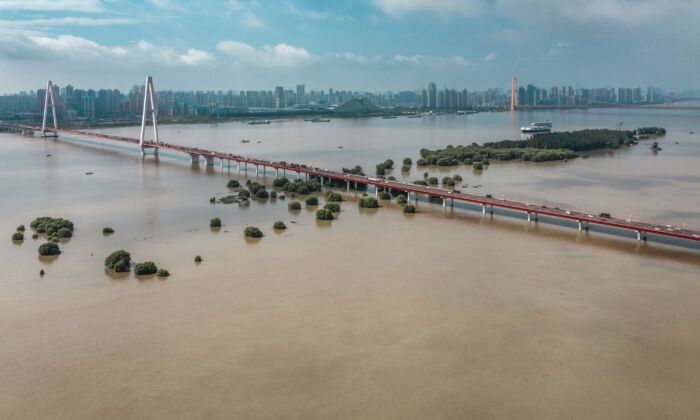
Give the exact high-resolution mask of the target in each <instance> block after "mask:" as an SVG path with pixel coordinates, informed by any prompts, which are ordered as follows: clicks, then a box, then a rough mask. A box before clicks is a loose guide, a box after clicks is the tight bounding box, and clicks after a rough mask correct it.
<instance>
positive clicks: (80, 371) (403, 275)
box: [0, 110, 700, 419]
mask: <svg viewBox="0 0 700 420" xmlns="http://www.w3.org/2000/svg"><path fill="white" fill-rule="evenodd" d="M544 119H549V120H551V121H552V123H553V124H554V128H555V129H556V130H571V129H580V128H615V127H616V126H617V125H618V124H620V122H623V124H624V125H625V126H626V127H630V128H634V127H638V126H662V127H666V128H667V130H668V134H667V136H666V137H665V138H664V139H662V140H661V146H662V148H663V150H662V151H661V152H659V153H658V154H654V153H652V152H651V150H650V149H649V147H648V144H645V143H641V144H640V145H637V146H634V147H631V148H626V149H620V150H616V151H611V152H597V153H592V154H591V155H590V156H589V157H588V158H586V159H575V160H573V161H569V162H562V163H550V164H526V163H498V164H492V165H491V166H490V167H489V168H488V169H487V170H485V171H483V172H480V173H476V172H473V171H472V170H471V168H466V167H452V168H444V169H443V168H441V169H437V168H428V169H423V168H422V169H420V170H418V169H416V168H415V166H414V168H413V169H412V170H411V173H410V174H409V175H406V176H404V175H402V174H400V173H399V171H398V170H394V173H393V175H395V176H397V178H399V179H406V180H413V179H418V178H422V173H423V172H424V171H426V170H428V171H429V172H430V173H431V175H433V174H435V175H436V176H439V177H442V176H445V175H454V174H457V173H459V174H461V175H462V176H463V177H464V183H466V184H468V185H469V186H468V187H463V188H462V189H463V190H469V191H474V192H479V193H492V194H494V195H497V196H508V197H512V198H518V199H524V200H528V201H531V202H537V203H552V204H554V203H556V204H561V205H568V206H572V207H581V208H585V209H587V210H590V211H609V212H611V213H613V214H615V215H624V216H630V217H637V218H645V219H651V220H659V221H663V222H667V223H672V224H677V225H689V226H700V195H699V194H698V187H699V186H700V113H698V112H692V111H620V110H603V111H592V110H589V111H552V112H542V111H540V112H536V113H525V112H521V113H518V114H514V115H513V114H510V113H482V114H475V115H469V116H452V115H446V116H437V117H433V118H421V119H407V118H398V119H386V120H384V119H347V120H345V119H343V120H333V121H332V122H330V123H315V124H314V123H307V122H303V121H299V120H292V121H273V122H272V123H271V124H269V125H264V126H263V125H247V124H244V123H226V124H219V125H191V126H182V125H167V126H161V127H160V133H161V136H162V137H163V138H164V139H166V141H167V142H169V143H181V144H188V145H195V146H196V145H200V146H201V147H206V148H212V149H217V150H221V151H229V152H232V153H241V154H246V155H250V156H259V157H264V158H271V159H279V160H286V161H297V162H301V163H307V164H311V165H314V166H319V167H324V168H329V169H336V168H340V167H342V166H354V165H356V164H360V165H362V166H363V167H364V168H365V170H366V171H367V172H368V173H371V172H372V169H373V168H374V165H375V164H376V163H378V162H380V161H383V160H384V159H387V158H391V159H393V160H394V161H395V162H396V163H397V167H398V166H400V162H401V160H402V159H403V158H404V157H411V158H413V160H414V161H415V160H416V159H417V157H418V151H419V150H420V148H422V147H425V148H438V147H443V146H445V145H448V144H454V145H456V144H465V143H472V142H477V143H481V142H484V141H494V140H501V139H504V138H514V137H516V138H517V137H518V136H519V127H520V126H521V125H525V124H527V123H529V122H531V121H540V120H544ZM104 131H106V132H110V133H118V134H123V135H129V136H134V137H135V136H136V135H137V134H138V128H134V127H125V128H116V129H109V130H104ZM691 131H695V132H697V133H698V134H690V132H691ZM244 138H245V139H250V140H251V142H250V143H245V144H243V143H241V139H244ZM258 141H259V143H258ZM341 146H342V148H339V147H341ZM0 153H1V154H2V156H3V165H0V179H1V180H2V182H0V196H2V197H3V199H2V200H0V213H1V214H2V215H3V217H2V218H1V219H0V232H5V233H6V237H7V238H6V239H7V240H5V241H0V255H2V256H3V257H4V259H5V264H4V266H3V270H2V275H1V276H0V278H1V279H2V280H1V281H0V308H2V309H1V314H2V316H0V337H2V340H0V369H1V371H2V377H3V380H2V381H0V417H2V418H96V417H100V418H156V417H159V418H160V417H168V418H202V417H208V418H290V417H291V418H358V417H362V418H367V417H371V418H425V417H427V416H433V417H438V418H464V417H469V418H504V419H505V418H532V419H542V418H581V419H587V418H630V419H632V418H634V419H645V418H648V419H656V418H688V419H691V418H696V417H697V413H698V412H700V403H698V401H697V398H696V396H697V394H698V392H700V384H698V381H697V377H698V376H699V375H700V357H699V356H698V354H700V335H699V334H698V333H697V325H698V324H699V322H700V307H699V306H698V305H697V302H698V299H700V281H699V279H700V276H698V272H700V270H699V269H700V253H699V252H698V251H697V250H694V249H690V248H683V247H674V246H667V245H662V244H658V243H653V242H650V243H637V242H636V241H635V240H633V239H631V238H624V237H620V236H611V235H604V234H601V233H598V232H583V233H579V232H578V231H576V230H575V229H571V228H569V227H562V226H555V225H551V224H547V223H539V224H534V223H533V224H528V223H527V222H526V221H524V220H522V218H519V217H509V216H506V215H498V214H497V215H495V216H494V217H486V218H484V217H482V215H481V213H478V212H474V211H471V210H468V209H450V208H449V207H448V208H447V210H445V211H443V209H442V207H440V206H435V205H429V204H428V203H424V202H421V203H420V204H419V206H418V208H419V213H418V214H415V215H410V216H409V215H403V214H402V213H401V211H400V209H399V208H398V207H397V206H396V205H395V204H393V203H383V207H382V208H380V209H378V210H361V209H358V207H357V196H355V195H354V194H350V195H346V197H345V198H346V201H345V202H344V203H343V204H342V208H343V211H342V212H341V213H340V215H339V217H338V219H337V220H335V221H333V222H317V221H316V220H314V211H313V209H302V211H301V212H298V213H294V214H293V213H289V212H288V211H287V202H288V201H289V200H287V201H282V200H277V201H266V202H257V201H254V202H252V203H251V204H250V205H248V206H243V207H241V206H239V205H237V204H232V205H222V204H217V205H210V204H209V202H208V201H209V200H208V199H209V197H211V196H214V195H222V194H224V193H226V188H225V184H226V182H227V180H228V179H229V178H234V179H240V180H241V181H244V180H245V179H246V178H245V175H244V174H240V175H239V174H237V172H236V171H235V170H233V171H231V173H228V171H227V170H226V169H224V170H222V169H221V168H213V169H212V168H205V167H204V166H203V165H202V166H201V167H199V168H197V167H191V166H190V165H189V163H188V161H187V159H186V158H185V157H183V156H177V155H174V154H170V153H168V152H161V156H160V158H159V160H158V161H157V162H156V161H154V158H153V157H152V156H148V157H146V158H145V159H143V160H142V159H141V157H140V156H139V154H138V153H137V151H136V150H134V149H131V148H128V147H122V146H117V145H105V144H104V143H101V142H94V141H91V140H86V139H77V138H61V139H60V140H58V141H54V140H42V139H40V138H27V137H22V136H19V135H15V134H0ZM49 155H50V156H49ZM86 172H93V174H92V175H85V173H86ZM249 176H250V177H251V179H253V178H255V176H254V174H253V172H252V171H251V173H250V174H249ZM261 179H263V180H265V182H267V183H271V182H272V179H273V176H272V175H270V174H268V176H267V177H266V178H263V177H258V180H261ZM474 186H480V187H478V188H474ZM41 215H50V216H54V217H68V218H70V219H71V220H73V221H74V222H75V224H76V230H75V236H74V237H73V238H72V239H71V240H70V241H69V242H67V243H63V244H61V248H62V250H63V253H62V254H61V255H60V256H59V257H57V258H53V259H42V258H39V257H38V256H37V252H36V248H37V246H38V245H39V243H41V241H34V240H32V239H31V238H29V237H28V238H27V239H26V240H25V241H24V242H23V243H21V244H13V243H12V242H10V241H9V237H10V236H11V233H12V232H13V231H14V229H15V227H16V226H17V225H19V224H25V225H27V226H28V225H29V222H30V221H31V220H32V219H33V218H34V217H37V216H41ZM212 217H220V218H221V219H222V221H223V223H224V226H223V227H222V229H221V230H220V231H211V230H210V229H209V227H208V222H209V219H210V218H212ZM278 219H279V220H283V221H284V222H285V223H286V224H287V226H288V229H287V230H286V231H285V232H284V233H275V232H274V231H273V230H272V229H271V225H272V223H273V221H274V220H278ZM247 225H256V226H259V227H261V228H262V230H263V231H264V232H265V235H266V236H265V237H264V238H263V239H262V240H258V241H248V240H245V239H244V238H243V235H242V230H243V228H244V227H245V226H247ZM104 226H111V227H113V228H114V229H115V230H116V232H115V233H114V234H113V235H111V236H108V237H105V236H103V235H102V232H101V231H102V227H104ZM120 248H124V249H127V250H128V251H130V252H131V254H132V256H133V258H134V260H135V261H145V260H153V261H155V262H156V263H157V264H158V265H159V266H163V267H166V268H168V270H169V271H170V272H171V277H169V278H168V279H166V280H159V279H156V278H150V277H148V278H136V277H135V276H134V275H133V274H128V275H123V276H120V275H114V274H110V273H106V272H105V271H104V269H103V260H104V257H105V256H106V255H108V254H109V253H110V252H111V251H113V250H116V249H120ZM195 255H201V256H202V257H203V259H204V261H203V262H202V263H201V264H199V265H197V264H195V263H194V262H193V258H194V256H195ZM40 269H44V270H45V271H46V275H45V276H44V277H40V276H39V270H40Z"/></svg>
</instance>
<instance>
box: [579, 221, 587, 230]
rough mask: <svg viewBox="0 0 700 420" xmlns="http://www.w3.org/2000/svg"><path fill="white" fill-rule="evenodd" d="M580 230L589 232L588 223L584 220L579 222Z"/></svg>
mask: <svg viewBox="0 0 700 420" xmlns="http://www.w3.org/2000/svg"><path fill="white" fill-rule="evenodd" d="M578 230H588V222H584V221H583V220H579V221H578Z"/></svg>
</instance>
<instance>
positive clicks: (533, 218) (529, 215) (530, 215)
mask: <svg viewBox="0 0 700 420" xmlns="http://www.w3.org/2000/svg"><path fill="white" fill-rule="evenodd" d="M527 221H528V222H536V221H537V213H530V212H527Z"/></svg>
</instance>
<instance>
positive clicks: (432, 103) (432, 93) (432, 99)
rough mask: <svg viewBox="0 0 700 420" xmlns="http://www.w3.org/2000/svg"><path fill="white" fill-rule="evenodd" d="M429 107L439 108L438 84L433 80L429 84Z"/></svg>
mask: <svg viewBox="0 0 700 420" xmlns="http://www.w3.org/2000/svg"><path fill="white" fill-rule="evenodd" d="M428 109H432V110H435V109H437V86H435V83H433V82H430V83H429V84H428Z"/></svg>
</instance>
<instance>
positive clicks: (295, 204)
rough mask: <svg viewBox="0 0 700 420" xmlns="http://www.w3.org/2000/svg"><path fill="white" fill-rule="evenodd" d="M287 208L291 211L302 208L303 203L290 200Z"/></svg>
mask: <svg viewBox="0 0 700 420" xmlns="http://www.w3.org/2000/svg"><path fill="white" fill-rule="evenodd" d="M287 209H289V210H290V211H297V210H301V203H300V202H298V201H290V202H289V204H287Z"/></svg>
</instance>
